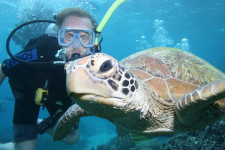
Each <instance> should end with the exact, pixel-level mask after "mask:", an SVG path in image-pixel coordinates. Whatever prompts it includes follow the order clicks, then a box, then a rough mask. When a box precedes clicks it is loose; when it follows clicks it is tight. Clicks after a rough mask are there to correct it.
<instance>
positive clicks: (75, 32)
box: [58, 29, 95, 49]
mask: <svg viewBox="0 0 225 150" xmlns="http://www.w3.org/2000/svg"><path fill="white" fill-rule="evenodd" d="M58 43H59V45H61V46H64V47H68V46H70V45H71V44H73V48H75V49H77V48H79V47H80V44H81V45H82V46H83V47H85V48H90V47H93V46H94V43H95V33H94V32H93V31H92V30H85V29H60V30H59V33H58Z"/></svg>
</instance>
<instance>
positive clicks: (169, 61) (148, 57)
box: [120, 47, 225, 101]
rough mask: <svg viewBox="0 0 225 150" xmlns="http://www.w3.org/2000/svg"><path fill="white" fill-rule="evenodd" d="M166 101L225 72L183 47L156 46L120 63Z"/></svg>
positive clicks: (216, 78)
mask: <svg viewBox="0 0 225 150" xmlns="http://www.w3.org/2000/svg"><path fill="white" fill-rule="evenodd" d="M120 63H121V64H122V65H124V66H125V67H126V68H127V69H128V70H130V71H131V72H132V73H133V74H134V75H135V76H136V77H137V78H138V79H140V80H142V81H143V82H145V83H146V84H147V85H148V86H149V87H150V88H151V90H154V91H155V92H157V93H158V94H159V95H160V96H161V97H162V98H163V99H165V100H166V101H171V100H178V99H179V98H180V97H181V96H183V95H184V94H186V93H188V92H190V91H192V90H194V89H196V88H197V87H199V86H203V85H205V84H207V83H212V82H215V81H217V80H220V79H223V78H224V77H225V75H224V74H223V73H222V72H221V71H219V70H218V69H216V68H215V67H214V66H212V65H211V64H209V63H207V62H206V61H204V60H203V59H201V58H199V57H197V56H195V55H193V54H191V53H189V52H187V51H184V50H181V49H177V48H167V47H157V48H153V49H151V50H145V51H141V52H138V53H135V54H133V55H131V56H129V57H127V58H125V59H123V60H122V61H121V62H120Z"/></svg>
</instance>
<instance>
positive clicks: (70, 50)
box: [61, 16, 93, 60]
mask: <svg viewBox="0 0 225 150" xmlns="http://www.w3.org/2000/svg"><path fill="white" fill-rule="evenodd" d="M61 28H62V29H88V30H93V26H92V23H91V20H90V19H88V18H83V17H77V16H69V17H67V18H66V19H65V20H64V22H63V23H62V26H61ZM74 44H75V45H74ZM78 44H79V45H78ZM64 48H65V49H66V56H67V59H68V60H69V59H71V57H72V56H73V55H75V54H79V55H80V56H84V55H85V54H87V51H88V50H89V48H85V47H83V45H82V44H80V43H78V42H75V43H73V44H71V45H69V46H68V47H64Z"/></svg>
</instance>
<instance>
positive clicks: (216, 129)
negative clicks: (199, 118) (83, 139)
mask: <svg viewBox="0 0 225 150" xmlns="http://www.w3.org/2000/svg"><path fill="white" fill-rule="evenodd" d="M159 149H160V150H222V149H225V120H222V121H219V122H217V123H215V124H214V125H212V126H207V127H205V128H204V129H201V130H198V131H191V132H187V133H181V134H176V135H173V136H172V137H170V138H169V139H168V141H167V140H161V139H160V137H156V138H152V139H149V140H147V141H143V142H137V143H133V142H130V143H129V142H120V143H119V144H118V142H117V144H114V145H109V146H107V145H99V146H98V147H97V148H96V149H95V148H92V150H159Z"/></svg>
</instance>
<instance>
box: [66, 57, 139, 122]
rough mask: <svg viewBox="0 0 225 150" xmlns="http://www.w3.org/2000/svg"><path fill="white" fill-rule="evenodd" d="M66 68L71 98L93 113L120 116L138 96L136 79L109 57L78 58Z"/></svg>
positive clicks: (110, 116)
mask: <svg viewBox="0 0 225 150" xmlns="http://www.w3.org/2000/svg"><path fill="white" fill-rule="evenodd" d="M65 69H66V73H67V79H66V86H67V93H68V95H69V96H70V98H71V99H72V100H74V101H75V102H76V103H77V104H78V105H79V106H80V107H81V108H83V109H84V110H85V111H87V112H88V113H90V114H93V115H97V116H99V117H103V118H107V119H109V118H114V117H118V116H119V115H121V114H120V113H122V112H124V110H121V109H125V108H126V106H127V105H129V103H131V101H132V98H133V97H134V95H135V93H136V89H137V81H136V80H135V78H134V76H133V75H132V74H131V73H129V72H128V71H127V70H126V69H125V68H124V67H122V66H120V64H119V63H118V61H117V60H116V59H114V58H113V57H111V56H109V55H106V54H103V53H96V54H94V55H90V56H87V57H84V58H81V59H77V60H75V61H72V62H69V63H68V64H67V65H66V67H65ZM115 110H116V111H115ZM120 110H121V111H120ZM112 112H116V113H117V114H116V113H113V114H112Z"/></svg>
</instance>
